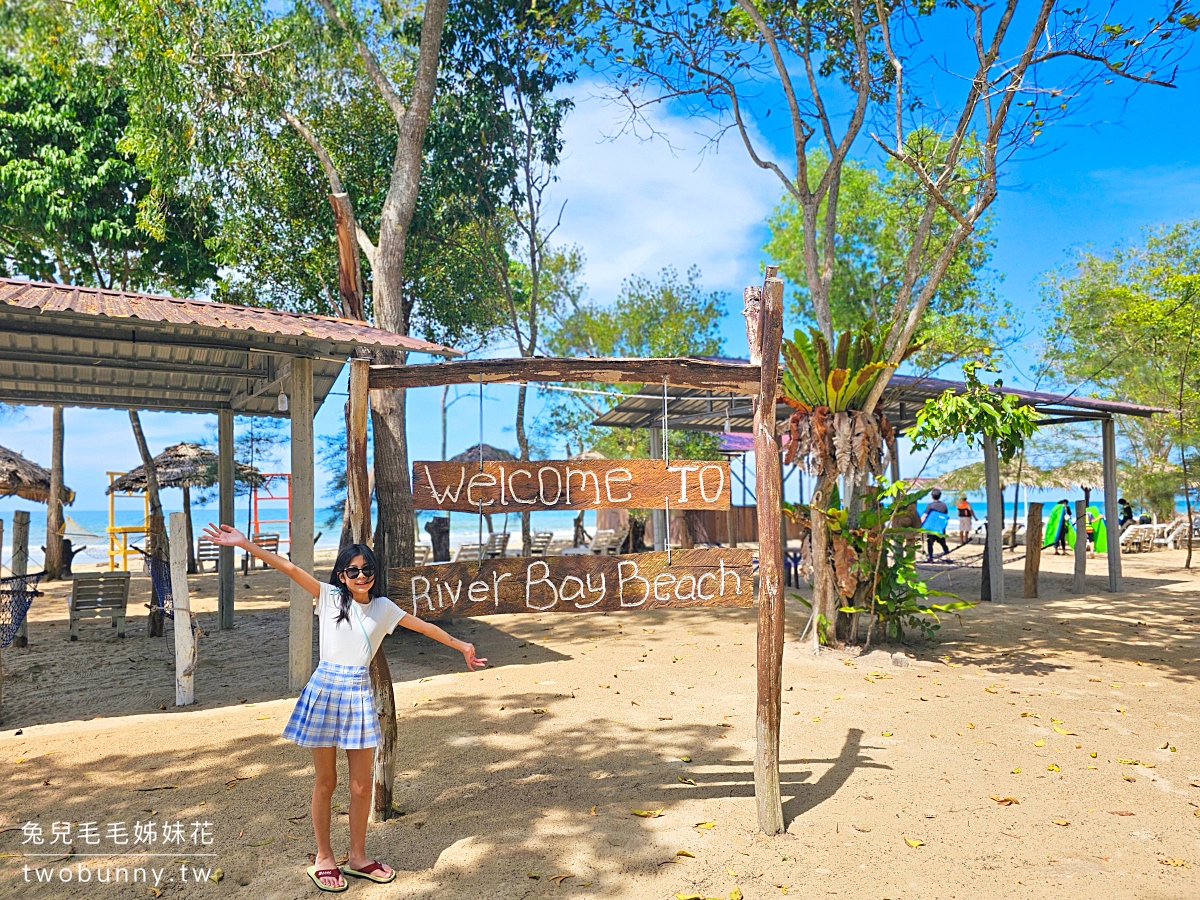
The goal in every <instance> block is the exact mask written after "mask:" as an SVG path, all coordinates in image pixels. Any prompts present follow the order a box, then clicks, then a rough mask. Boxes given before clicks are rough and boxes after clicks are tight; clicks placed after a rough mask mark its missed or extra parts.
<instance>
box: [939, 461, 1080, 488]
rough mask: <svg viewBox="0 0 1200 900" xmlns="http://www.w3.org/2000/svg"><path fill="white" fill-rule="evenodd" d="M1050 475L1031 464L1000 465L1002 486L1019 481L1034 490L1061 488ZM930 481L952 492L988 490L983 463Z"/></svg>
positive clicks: (1009, 463)
mask: <svg viewBox="0 0 1200 900" xmlns="http://www.w3.org/2000/svg"><path fill="white" fill-rule="evenodd" d="M1050 475H1051V473H1049V472H1046V471H1044V470H1043V469H1039V468H1038V467H1037V466H1033V465H1030V464H1029V463H1024V464H1021V465H1019V464H1018V463H1017V461H1016V460H1009V461H1008V462H1003V461H1001V463H1000V483H1001V484H1016V483H1017V481H1018V480H1019V481H1020V483H1021V484H1023V485H1026V486H1027V487H1032V488H1045V487H1059V486H1060V485H1058V484H1057V483H1055V481H1054V480H1053V479H1052V478H1051V477H1050ZM929 481H930V482H931V483H933V484H936V485H937V486H939V487H941V488H945V489H946V490H950V491H982V490H986V488H987V480H986V477H985V474H984V470H983V463H982V462H974V463H968V464H967V465H965V466H959V467H958V468H957V469H953V470H951V471H949V472H947V473H946V474H944V475H938V476H936V477H934V478H931V479H929Z"/></svg>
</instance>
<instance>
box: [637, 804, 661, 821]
mask: <svg viewBox="0 0 1200 900" xmlns="http://www.w3.org/2000/svg"><path fill="white" fill-rule="evenodd" d="M630 812H631V813H633V814H634V815H635V816H640V817H641V818H643V819H657V818H658V817H659V816H661V815H662V814H663V808H662V807H659V808H658V809H631V810H630Z"/></svg>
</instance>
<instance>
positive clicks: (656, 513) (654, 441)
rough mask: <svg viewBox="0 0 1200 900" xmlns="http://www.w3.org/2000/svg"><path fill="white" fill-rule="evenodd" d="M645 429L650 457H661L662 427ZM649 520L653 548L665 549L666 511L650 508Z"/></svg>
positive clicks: (666, 534) (666, 533) (666, 531)
mask: <svg viewBox="0 0 1200 900" xmlns="http://www.w3.org/2000/svg"><path fill="white" fill-rule="evenodd" d="M646 430H647V431H649V432H650V458H651V459H662V429H661V428H656V427H654V426H653V425H651V426H650V427H649V428H648V429H646ZM650 522H651V525H650V528H651V530H652V531H653V532H654V549H655V550H666V549H667V541H668V540H669V539H670V533H669V531H670V527H671V526H670V523H669V522H668V521H667V511H666V510H665V509H652V510H650Z"/></svg>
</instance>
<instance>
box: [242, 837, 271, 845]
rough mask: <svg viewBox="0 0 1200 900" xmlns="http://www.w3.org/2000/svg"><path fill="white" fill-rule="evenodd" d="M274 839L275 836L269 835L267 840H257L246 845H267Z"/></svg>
mask: <svg viewBox="0 0 1200 900" xmlns="http://www.w3.org/2000/svg"><path fill="white" fill-rule="evenodd" d="M273 840H275V838H273V837H269V838H267V839H266V840H265V841H256V842H253V843H249V844H247V845H246V846H247V847H265V846H267V844H269V843H271V841H273Z"/></svg>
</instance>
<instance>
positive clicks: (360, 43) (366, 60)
mask: <svg viewBox="0 0 1200 900" xmlns="http://www.w3.org/2000/svg"><path fill="white" fill-rule="evenodd" d="M318 2H320V4H321V7H322V9H324V10H325V15H327V16H329V21H331V22H332V23H333V24H334V25H336V26H337V27H338V28H340V29H342V31H344V32H346V33H347V34H349V35H351V37H352V38H353V40H354V49H355V50H356V51H358V55H359V57H360V58H361V59H362V61H363V66H364V67H366V70H367V75H368V76H370V78H371V81H372V82H374V84H375V87H376V89H377V90H378V91H379V93H380V94H382V95H383V99H384V102H385V103H387V105H388V108H389V109H390V110H391V111H392V115H393V116H395V117H396V122H397V123H401V122H403V121H404V116H405V113H406V112H407V107H406V106H405V103H404V101H403V100H401V99H400V95H399V94H397V93H396V88H395V87H394V86H393V85H392V80H391V79H390V78H388V77H387V75H386V74H384V71H383V69H382V67H380V65H379V60H378V59H376V58H375V54H374V53H372V52H371V48H370V47H368V46H367V44H366V42H365V41H364V40H363V39H362V38H360V37H359V36H358V35H356V34H355V33H354V32H353V31H351V30H350V29H349V28H348V27H347V26H346V23H345V22H343V21H342V17H341V16H340V15H338V11H337V8H336V7H335V6H334V5H333V0H318ZM442 9H443V18H445V13H444V10H445V4H442ZM426 16H428V10H427V11H426ZM438 36H439V38H440V36H441V29H440V28H439V29H438ZM424 44H425V29H424V27H422V28H421V45H422V47H421V49H422V57H423V56H424V52H423V51H424ZM435 56H436V54H435ZM418 68H419V64H418ZM418 80H419V76H418Z"/></svg>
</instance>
